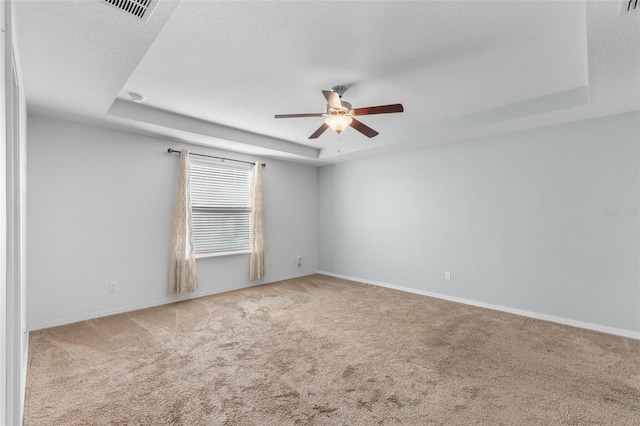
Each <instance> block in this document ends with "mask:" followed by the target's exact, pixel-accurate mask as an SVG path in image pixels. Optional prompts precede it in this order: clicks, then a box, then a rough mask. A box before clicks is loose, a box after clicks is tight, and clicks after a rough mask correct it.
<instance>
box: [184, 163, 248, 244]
mask: <svg viewBox="0 0 640 426" xmlns="http://www.w3.org/2000/svg"><path fill="white" fill-rule="evenodd" d="M250 173H251V171H250V168H249V167H246V166H244V167H243V166H236V165H228V164H225V163H220V162H215V161H208V160H200V159H192V161H191V212H192V221H193V243H194V246H195V253H196V256H197V255H201V256H202V255H204V254H215V253H228V252H249V251H250V250H251V186H250V179H251V175H250Z"/></svg>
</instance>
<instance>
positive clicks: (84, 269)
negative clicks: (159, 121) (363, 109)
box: [28, 116, 318, 329]
mask: <svg viewBox="0 0 640 426" xmlns="http://www.w3.org/2000/svg"><path fill="white" fill-rule="evenodd" d="M28 126H29V128H28V131H29V134H28V135H29V141H28V174H29V176H28V177H29V192H28V203H29V212H28V220H29V232H28V243H29V246H28V256H29V269H28V273H29V286H28V303H29V305H28V325H29V328H30V329H37V328H42V327H45V326H50V325H55V324H62V323H67V322H73V321H77V320H81V319H86V318H93V317H96V316H100V315H105V314H109V313H114V312H122V311H127V310H131V309H136V308H140V307H146V306H151V305H157V304H162V303H168V302H171V301H175V300H178V299H180V298H178V297H175V296H172V295H170V294H169V292H168V274H169V270H168V265H169V250H170V244H171V235H172V230H171V229H172V223H173V216H174V213H173V212H174V200H175V193H176V179H177V173H178V165H179V156H177V155H170V154H168V153H167V152H166V150H167V148H168V147H172V148H175V149H180V148H182V147H187V148H188V149H190V150H191V151H193V152H198V153H205V154H206V153H208V154H211V155H222V156H229V157H232V158H238V159H244V160H250V161H255V160H256V158H253V157H247V156H243V155H240V154H230V153H226V152H223V151H215V150H212V149H208V148H204V147H199V146H187V145H184V144H179V143H172V142H169V141H166V140H159V139H155V138H150V137H146V136H140V135H135V134H130V133H125V132H119V131H114V130H107V129H102V128H97V127H92V126H85V125H78V124H72V123H69V122H65V121H60V120H54V119H50V118H43V117H39V116H29V122H28ZM264 161H265V162H266V163H267V167H266V168H265V169H264V172H263V183H264V192H265V222H266V245H267V252H266V278H265V279H264V280H263V281H262V282H269V281H275V280H279V279H285V278H291V277H295V276H300V275H307V274H310V273H314V272H315V271H316V270H317V247H318V245H317V212H318V206H317V199H318V193H317V188H318V183H317V176H318V175H317V169H316V168H315V167H311V166H305V165H299V164H294V163H289V162H283V161H277V160H270V159H266V160H264ZM296 255H301V256H302V257H303V264H302V266H301V267H300V268H297V267H296V266H295V265H294V264H293V257H294V256H296ZM248 265H249V255H248V254H240V255H231V256H223V257H212V258H204V259H198V260H197V268H198V276H199V282H200V288H199V290H198V291H197V292H196V293H194V294H193V296H199V295H204V294H210V293H216V292H221V291H225V290H229V289H233V288H240V287H245V286H249V285H253V284H255V283H252V282H250V281H249V280H248V275H249V267H248ZM112 281H115V282H118V284H119V290H118V291H117V292H115V293H109V292H108V286H109V283H110V282H112ZM189 297H192V296H189Z"/></svg>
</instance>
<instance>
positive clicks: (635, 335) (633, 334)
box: [318, 271, 640, 340]
mask: <svg viewBox="0 0 640 426" xmlns="http://www.w3.org/2000/svg"><path fill="white" fill-rule="evenodd" d="M318 273H319V274H323V275H328V276H330V277H336V278H342V279H345V280H350V281H356V282H361V283H365V284H372V285H375V286H379V287H386V288H391V289H394V290H400V291H406V292H407V293H415V294H420V295H422V296H429V297H435V298H436V299H443V300H448V301H451V302H458V303H463V304H465V305H471V306H477V307H480V308H486V309H492V310H494V311H501V312H508V313H510V314H515V315H520V316H523V317H528V318H535V319H539V320H544V321H549V322H555V323H557V324H563V325H569V326H572V327H577V328H584V329H587V330H593V331H599V332H601V333H607V334H614V335H616V336H622V337H629V338H631V339H637V340H640V332H637V331H631V330H624V329H621V328H615V327H609V326H606V325H600V324H593V323H589V322H584V321H578V320H573V319H569V318H562V317H556V316H553V315H547V314H540V313H538V312H531V311H525V310H523V309H516V308H509V307H507V306H500V305H493V304H491V303H485V302H478V301H475V300H469V299H463V298H460V297H455V296H448V295H446V294H440V293H432V292H430V291H425V290H418V289H415V288H411V287H403V286H398V285H393V284H387V283H382V282H378V281H371V280H366V279H362V278H358V277H351V276H348V275H341V274H334V273H332V272H326V271H318Z"/></svg>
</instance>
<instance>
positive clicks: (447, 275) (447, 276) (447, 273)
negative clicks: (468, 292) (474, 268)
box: [444, 272, 451, 280]
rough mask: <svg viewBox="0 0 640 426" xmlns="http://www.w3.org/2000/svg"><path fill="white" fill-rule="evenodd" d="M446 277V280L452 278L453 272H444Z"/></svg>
mask: <svg viewBox="0 0 640 426" xmlns="http://www.w3.org/2000/svg"><path fill="white" fill-rule="evenodd" d="M444 279H445V280H450V279H451V272H445V273H444Z"/></svg>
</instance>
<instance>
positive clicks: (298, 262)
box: [293, 256, 302, 268]
mask: <svg viewBox="0 0 640 426" xmlns="http://www.w3.org/2000/svg"><path fill="white" fill-rule="evenodd" d="M293 264H294V265H296V266H297V267H298V268H299V267H300V265H302V256H296V257H294V258H293Z"/></svg>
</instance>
